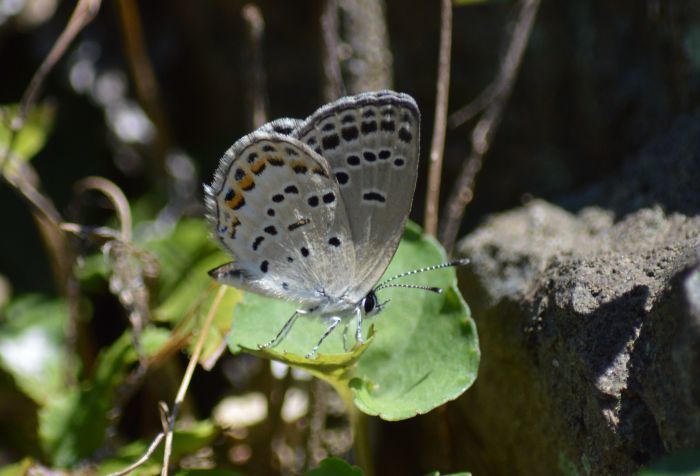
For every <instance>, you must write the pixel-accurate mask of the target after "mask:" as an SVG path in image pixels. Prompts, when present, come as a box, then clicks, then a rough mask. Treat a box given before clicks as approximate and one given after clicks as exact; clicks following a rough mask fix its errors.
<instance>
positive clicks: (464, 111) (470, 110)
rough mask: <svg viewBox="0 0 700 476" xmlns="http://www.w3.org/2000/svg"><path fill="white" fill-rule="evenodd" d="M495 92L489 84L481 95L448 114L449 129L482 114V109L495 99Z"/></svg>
mask: <svg viewBox="0 0 700 476" xmlns="http://www.w3.org/2000/svg"><path fill="white" fill-rule="evenodd" d="M497 92H498V91H496V88H495V87H494V85H493V84H490V85H489V86H487V87H486V88H485V89H484V90H483V91H482V92H481V94H479V95H478V96H477V97H476V99H474V100H473V101H472V102H470V103H468V104H465V105H464V106H462V108H461V109H458V110H457V111H455V112H453V113H452V114H450V116H449V117H448V118H447V125H449V126H450V128H451V129H455V128H457V127H459V126H461V125H462V124H464V123H465V122H467V121H468V120H470V119H471V118H473V117H476V116H477V115H479V113H481V112H483V111H484V109H486V107H487V106H488V105H489V104H491V102H493V100H494V99H495V98H496V94H497Z"/></svg>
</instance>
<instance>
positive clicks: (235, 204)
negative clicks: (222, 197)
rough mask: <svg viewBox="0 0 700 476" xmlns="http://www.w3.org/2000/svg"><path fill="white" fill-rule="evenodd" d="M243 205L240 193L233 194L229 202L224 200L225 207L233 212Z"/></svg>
mask: <svg viewBox="0 0 700 476" xmlns="http://www.w3.org/2000/svg"><path fill="white" fill-rule="evenodd" d="M244 204H245V199H244V198H243V194H242V193H234V195H233V197H231V199H230V200H226V205H228V207H229V208H231V209H233V210H237V209H239V208H241V207H242V206H243V205H244Z"/></svg>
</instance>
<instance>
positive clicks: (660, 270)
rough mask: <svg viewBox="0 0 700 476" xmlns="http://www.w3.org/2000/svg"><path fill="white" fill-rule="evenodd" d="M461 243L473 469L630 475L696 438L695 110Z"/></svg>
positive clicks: (699, 362)
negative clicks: (472, 330)
mask: <svg viewBox="0 0 700 476" xmlns="http://www.w3.org/2000/svg"><path fill="white" fill-rule="evenodd" d="M559 205H560V206H557V205H554V204H551V203H547V202H545V201H542V200H533V201H531V202H529V203H527V204H526V205H524V206H523V207H521V208H519V209H516V210H513V211H510V212H507V213H503V214H500V215H497V216H494V217H492V218H490V219H489V220H488V221H486V222H485V223H484V224H483V225H482V226H480V227H479V228H478V229H477V230H475V231H474V232H473V233H471V234H470V235H469V236H467V237H466V238H465V239H463V240H462V241H461V242H460V244H459V254H460V255H462V256H468V257H470V258H471V260H472V264H471V265H470V267H469V268H467V269H465V270H463V271H462V272H461V274H460V287H461V289H462V291H463V293H464V296H465V298H466V299H467V301H468V302H469V304H470V306H471V308H472V312H473V314H474V317H475V319H476V322H477V325H478V329H479V335H480V340H481V347H482V363H481V368H480V374H479V377H478V379H477V381H476V384H475V385H474V387H473V388H472V389H470V390H469V391H468V392H467V394H466V395H465V396H464V397H463V398H462V399H460V400H459V402H458V405H460V408H461V412H460V413H461V414H462V417H463V418H464V419H465V420H466V424H467V426H468V427H469V428H470V430H471V432H473V435H474V436H473V438H474V441H476V442H478V444H476V445H463V446H464V447H462V448H460V451H463V453H464V461H463V464H464V465H465V467H467V468H469V469H471V470H473V471H474V473H475V474H528V475H531V474H595V475H598V474H615V475H619V474H633V473H635V472H636V471H638V470H639V469H640V468H641V467H643V466H645V465H647V464H649V463H650V462H652V461H653V460H655V459H657V458H658V457H660V456H662V455H664V454H666V453H672V452H674V451H677V450H681V449H684V448H692V447H695V448H697V447H700V257H699V255H698V252H699V250H700V216H699V215H698V213H699V212H700V115H697V116H696V117H690V118H684V119H681V120H679V121H678V122H677V123H676V125H675V126H674V127H673V128H672V130H671V131H670V132H668V133H667V134H666V135H664V136H663V137H660V138H657V139H656V140H654V141H653V142H652V143H651V144H650V145H649V146H648V147H646V148H645V149H644V150H643V151H642V152H641V153H640V155H639V157H638V158H637V159H636V160H635V161H634V162H633V163H631V164H630V165H628V166H627V167H626V168H625V169H624V170H623V171H622V172H621V173H620V175H618V176H616V177H613V178H610V179H608V180H605V181H604V182H603V183H600V184H597V185H595V186H593V187H591V188H589V189H587V190H584V191H583V192H581V193H579V194H576V195H574V196H571V197H566V198H565V199H563V200H561V201H560V202H559Z"/></svg>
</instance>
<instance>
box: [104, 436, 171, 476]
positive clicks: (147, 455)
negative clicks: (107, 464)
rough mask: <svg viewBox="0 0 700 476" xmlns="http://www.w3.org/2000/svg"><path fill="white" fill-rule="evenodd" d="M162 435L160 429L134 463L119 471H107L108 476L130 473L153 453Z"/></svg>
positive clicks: (122, 475)
mask: <svg viewBox="0 0 700 476" xmlns="http://www.w3.org/2000/svg"><path fill="white" fill-rule="evenodd" d="M164 436H165V434H164V433H163V432H162V431H161V432H160V433H158V434H157V435H156V437H155V438H154V439H153V442H151V445H150V446H149V447H148V450H146V452H145V453H144V454H143V456H141V457H140V458H139V459H138V460H136V461H134V463H132V464H131V465H130V466H128V467H126V468H124V469H122V470H120V471H115V472H114V473H109V475H108V476H124V475H126V474H129V473H131V472H132V471H133V470H135V469H136V468H138V467H139V466H141V465H143V464H144V463H145V462H146V461H148V458H150V457H151V456H152V455H153V453H154V452H155V451H156V450H157V449H158V446H159V445H160V442H161V441H162V440H163V437H164Z"/></svg>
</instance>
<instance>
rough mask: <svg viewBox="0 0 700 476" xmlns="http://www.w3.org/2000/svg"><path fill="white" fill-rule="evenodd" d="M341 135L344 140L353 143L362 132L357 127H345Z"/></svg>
mask: <svg viewBox="0 0 700 476" xmlns="http://www.w3.org/2000/svg"><path fill="white" fill-rule="evenodd" d="M340 134H341V135H342V136H343V139H344V140H346V141H351V140H355V139H357V136H359V135H360V131H358V130H357V127H355V126H350V127H343V128H342V129H341V130H340Z"/></svg>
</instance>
